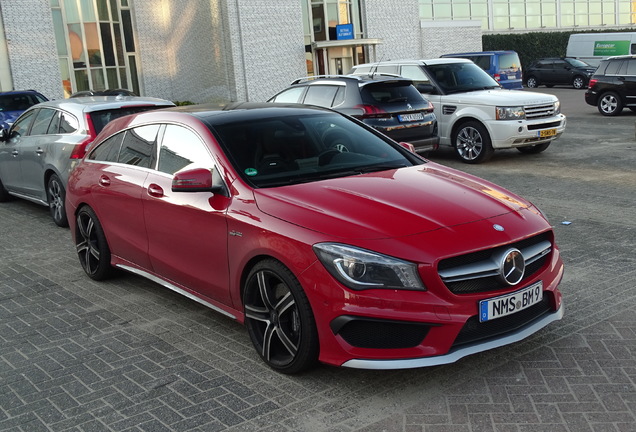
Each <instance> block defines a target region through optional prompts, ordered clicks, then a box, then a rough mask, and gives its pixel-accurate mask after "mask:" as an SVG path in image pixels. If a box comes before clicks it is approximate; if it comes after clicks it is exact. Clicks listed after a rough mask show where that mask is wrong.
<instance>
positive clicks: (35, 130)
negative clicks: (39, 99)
mask: <svg viewBox="0 0 636 432" xmlns="http://www.w3.org/2000/svg"><path fill="white" fill-rule="evenodd" d="M54 115H55V110H52V109H48V108H42V109H40V110H38V113H37V114H36V116H35V120H34V121H33V126H32V127H31V133H30V135H44V134H46V133H47V131H48V130H49V125H50V124H51V120H52V119H53V116H54Z"/></svg>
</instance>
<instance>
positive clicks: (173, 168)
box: [157, 125, 214, 174]
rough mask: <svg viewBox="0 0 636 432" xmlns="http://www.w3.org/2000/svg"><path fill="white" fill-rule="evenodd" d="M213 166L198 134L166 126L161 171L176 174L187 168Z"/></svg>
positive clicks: (162, 145) (177, 127)
mask: <svg viewBox="0 0 636 432" xmlns="http://www.w3.org/2000/svg"><path fill="white" fill-rule="evenodd" d="M213 166H214V164H213V162H212V157H211V156H210V153H209V152H208V150H207V148H206V146H205V144H203V142H202V141H201V139H200V138H199V136H198V135H197V134H196V133H194V132H192V131H191V130H190V129H186V128H184V127H181V126H176V125H167V126H166V129H165V132H164V134H163V138H162V140H161V149H160V150H159V166H158V168H157V169H158V170H159V171H161V172H165V173H167V174H174V173H176V172H177V171H180V170H182V169H185V168H188V169H190V168H212V167H213Z"/></svg>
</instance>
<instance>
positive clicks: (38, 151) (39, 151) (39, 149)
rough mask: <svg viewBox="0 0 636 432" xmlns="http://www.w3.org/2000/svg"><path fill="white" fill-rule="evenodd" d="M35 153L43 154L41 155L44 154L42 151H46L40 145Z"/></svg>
mask: <svg viewBox="0 0 636 432" xmlns="http://www.w3.org/2000/svg"><path fill="white" fill-rule="evenodd" d="M35 153H36V154H37V155H38V156H41V155H42V153H44V150H42V148H41V147H38V149H37V150H36V151H35Z"/></svg>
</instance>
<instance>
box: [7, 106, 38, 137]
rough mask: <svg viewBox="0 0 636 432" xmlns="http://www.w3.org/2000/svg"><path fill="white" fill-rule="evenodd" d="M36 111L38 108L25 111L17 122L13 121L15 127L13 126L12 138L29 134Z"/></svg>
mask: <svg viewBox="0 0 636 432" xmlns="http://www.w3.org/2000/svg"><path fill="white" fill-rule="evenodd" d="M35 111H36V110H32V111H28V112H26V113H24V114H23V115H21V116H20V117H19V118H18V120H17V121H16V122H15V123H13V127H12V128H11V138H15V137H20V136H23V135H26V134H27V132H28V130H29V127H30V126H31V122H32V121H33V114H35Z"/></svg>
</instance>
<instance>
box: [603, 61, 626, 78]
mask: <svg viewBox="0 0 636 432" xmlns="http://www.w3.org/2000/svg"><path fill="white" fill-rule="evenodd" d="M621 64H623V61H622V60H619V61H610V62H607V68H605V74H606V75H616V74H617V73H618V70H619V69H620V67H621Z"/></svg>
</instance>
